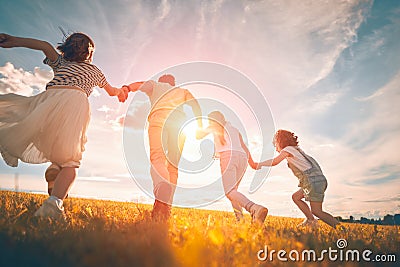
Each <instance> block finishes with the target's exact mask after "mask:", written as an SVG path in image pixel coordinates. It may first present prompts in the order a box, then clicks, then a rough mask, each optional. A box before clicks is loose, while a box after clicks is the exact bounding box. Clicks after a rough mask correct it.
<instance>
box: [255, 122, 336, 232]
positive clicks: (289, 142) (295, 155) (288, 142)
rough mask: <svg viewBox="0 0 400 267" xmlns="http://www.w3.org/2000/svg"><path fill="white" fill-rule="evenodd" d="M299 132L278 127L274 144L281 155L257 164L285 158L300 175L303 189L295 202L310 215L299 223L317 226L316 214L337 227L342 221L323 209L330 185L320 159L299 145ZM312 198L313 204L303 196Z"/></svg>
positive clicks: (305, 213)
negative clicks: (325, 195)
mask: <svg viewBox="0 0 400 267" xmlns="http://www.w3.org/2000/svg"><path fill="white" fill-rule="evenodd" d="M298 143H299V142H298V141H297V136H295V135H294V133H292V132H289V131H285V130H278V131H277V132H276V133H275V136H274V140H273V144H274V146H275V149H276V151H277V152H279V155H278V156H276V157H275V158H273V159H269V160H266V161H263V162H260V163H259V164H258V166H257V168H258V169H259V168H260V167H262V166H275V165H277V164H279V163H280V162H281V161H283V160H284V159H286V160H287V162H288V167H289V168H290V169H291V170H292V172H293V174H294V175H295V176H296V177H297V178H298V179H299V187H301V189H299V190H298V191H297V192H295V193H294V194H293V195H292V199H293V201H294V203H295V204H296V205H297V206H298V207H299V209H300V210H301V211H302V212H303V213H304V215H305V216H306V219H305V220H304V222H303V223H302V224H300V225H299V226H316V223H317V220H316V219H315V218H314V215H315V216H317V217H318V218H320V219H321V220H322V221H324V222H326V223H327V224H329V225H330V226H332V227H334V228H335V227H336V225H338V224H339V222H338V221H337V220H336V219H335V218H334V217H333V216H332V215H331V214H329V213H327V212H325V211H323V210H322V202H323V201H324V193H325V190H326V187H327V185H328V183H327V180H326V178H325V176H324V174H323V173H322V170H321V168H320V166H319V165H318V163H317V162H316V161H315V160H314V159H313V158H312V157H310V156H309V155H307V154H306V153H304V151H303V150H301V149H300V148H299V146H298ZM303 198H304V199H305V200H306V201H309V202H310V206H311V209H310V207H309V206H308V205H307V203H306V202H304V201H303V200H302V199H303Z"/></svg>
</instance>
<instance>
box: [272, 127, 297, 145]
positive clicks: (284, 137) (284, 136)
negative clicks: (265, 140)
mask: <svg viewBox="0 0 400 267" xmlns="http://www.w3.org/2000/svg"><path fill="white" fill-rule="evenodd" d="M273 144H274V146H275V147H276V145H277V144H279V146H280V148H281V149H284V148H285V147H287V146H298V144H299V142H298V141H297V136H296V135H295V134H294V133H292V132H289V131H286V130H278V131H277V132H276V133H275V136H274V140H273Z"/></svg>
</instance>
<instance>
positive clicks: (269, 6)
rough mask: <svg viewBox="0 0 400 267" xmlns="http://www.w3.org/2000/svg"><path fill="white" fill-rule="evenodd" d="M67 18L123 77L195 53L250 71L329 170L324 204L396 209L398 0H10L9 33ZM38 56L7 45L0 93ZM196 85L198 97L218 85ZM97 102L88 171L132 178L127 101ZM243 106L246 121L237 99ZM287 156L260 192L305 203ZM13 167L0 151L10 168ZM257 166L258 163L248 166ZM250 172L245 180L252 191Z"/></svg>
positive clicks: (49, 30)
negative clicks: (124, 122)
mask: <svg viewBox="0 0 400 267" xmlns="http://www.w3.org/2000/svg"><path fill="white" fill-rule="evenodd" d="M58 27H62V28H64V29H65V30H66V31H68V32H73V31H82V32H85V33H87V34H89V35H90V36H91V37H92V38H93V39H94V41H95V43H96V52H95V57H94V63H95V64H96V65H97V66H98V67H99V68H100V69H102V70H103V72H104V73H105V74H106V77H107V79H108V81H109V82H110V83H111V84H113V85H115V86H120V85H122V84H125V83H128V82H131V81H136V80H145V79H148V78H149V77H152V76H153V75H155V74H156V73H159V72H160V71H162V70H163V69H165V68H168V67H170V66H174V65H177V64H181V63H185V62H191V61H212V62H217V63H220V64H225V65H228V66H230V67H233V68H235V69H237V70H239V71H241V72H242V73H244V74H245V75H247V76H248V77H249V78H250V79H251V80H252V81H254V83H255V84H256V85H257V86H258V87H259V88H260V90H261V92H262V93H263V95H264V96H265V98H266V99H267V101H268V104H269V107H268V106H265V109H266V113H267V112H268V108H270V112H271V113H272V115H273V117H274V122H275V127H276V128H285V129H289V130H292V131H294V132H295V133H296V134H297V135H298V136H299V140H300V145H301V147H302V148H303V149H304V150H305V151H306V152H308V153H309V154H311V155H313V156H314V157H315V158H316V159H317V160H318V161H319V162H320V164H321V165H322V167H323V169H324V171H325V174H326V176H327V177H328V182H329V187H328V191H327V197H326V202H325V204H324V205H325V207H326V208H327V210H329V211H331V212H333V213H334V214H337V215H342V216H348V215H350V214H353V215H356V216H371V217H372V216H382V215H385V214H386V213H399V212H400V192H399V190H400V177H399V174H400V166H399V162H400V153H399V152H398V151H397V150H396V148H398V147H400V138H399V136H400V125H399V122H398V121H399V120H398V114H400V106H399V105H398V103H399V100H400V95H399V93H400V90H399V89H400V88H399V87H400V53H399V52H398V51H400V3H399V2H398V1H394V0H393V1H389V0H388V1H356V0H355V1H340V2H339V1H327V2H321V1H112V2H110V1H40V0H39V1H18V0H16V1H3V2H2V3H1V10H0V32H5V33H8V34H12V35H18V36H26V37H34V38H39V39H44V40H47V41H49V42H51V43H52V44H54V45H56V44H57V43H58V42H60V41H61V39H62V34H61V32H60V30H59V29H58ZM42 59H43V55H42V54H41V53H39V52H34V51H29V50H27V49H9V50H5V49H1V50H0V77H1V80H0V93H6V92H16V93H21V94H24V95H32V94H36V93H38V92H39V91H41V90H43V89H44V86H45V83H46V81H48V80H49V79H50V78H51V72H50V69H49V68H48V67H47V66H45V65H43V64H42V63H41V61H42ZM177 79H178V80H179V77H177ZM190 89H193V90H192V92H193V94H194V95H195V96H196V97H206V96H207V94H209V93H210V90H208V91H207V90H204V91H202V90H201V89H197V88H196V87H193V88H190ZM211 97H215V98H218V93H216V94H215V95H212V96H211ZM246 97H250V98H251V97H252V95H249V96H246ZM132 99H133V96H131V97H130V99H129V100H132ZM139 99H141V100H142V102H137V103H134V104H131V105H136V106H135V107H136V108H134V109H132V110H133V111H131V113H130V116H132V117H134V118H137V119H138V120H140V119H143V118H144V116H145V113H146V108H147V106H146V105H147V103H146V102H145V100H146V99H145V98H144V97H142V98H140V96H139ZM221 101H223V99H222V100H221ZM226 101H227V103H226V104H228V105H229V104H232V103H230V102H229V100H226ZM90 102H91V105H92V121H91V125H90V129H89V133H88V136H89V142H88V144H87V151H86V152H85V155H84V161H83V163H82V168H81V169H80V171H79V175H80V176H81V177H106V178H110V179H111V178H115V177H117V178H118V177H119V178H120V179H122V178H121V177H125V178H126V177H128V176H129V175H127V174H128V171H127V167H126V164H125V162H124V156H123V145H122V129H121V127H120V125H119V121H120V118H121V116H123V115H124V114H125V113H126V111H127V110H128V108H129V103H126V104H119V103H117V102H116V101H115V100H113V99H110V98H109V97H107V96H106V94H105V92H104V91H101V89H99V88H97V90H96V92H95V93H94V95H92V96H91V97H90ZM260 105H263V102H262V101H260ZM261 107H262V106H261ZM237 115H238V116H239V117H242V118H243V120H244V121H247V117H246V111H243V110H242V109H241V108H238V110H237ZM257 116H262V114H257ZM249 123H250V122H249ZM250 128H251V127H249V128H246V129H250ZM270 130H271V132H272V129H270ZM246 135H247V136H248V140H249V146H250V149H251V150H252V152H253V153H254V156H255V157H256V158H257V156H258V157H259V156H260V146H268V149H270V150H271V151H272V146H271V144H270V142H268V143H260V140H262V138H260V136H259V133H257V132H253V131H251V130H249V131H248V132H247V133H246ZM268 138H269V137H268ZM271 138H272V136H271ZM104 155H107V158H105V156H104ZM99 163H101V164H99ZM281 165H282V166H278V167H275V168H273V169H272V170H271V173H270V175H269V176H268V178H267V180H266V181H265V183H264V184H263V186H262V187H261V188H260V189H259V190H258V191H257V192H256V193H255V194H253V195H250V196H251V197H253V198H254V199H256V200H257V201H259V202H261V203H264V204H265V205H266V206H268V207H269V208H270V210H271V213H272V214H275V215H290V216H299V213H298V211H297V210H296V207H294V206H293V204H292V203H291V201H290V195H291V192H293V191H294V190H296V189H297V188H296V185H297V183H296V181H295V178H294V177H292V174H291V173H290V171H289V170H288V169H287V168H286V166H284V165H285V164H281ZM44 169H45V165H43V166H30V165H25V164H21V166H20V167H19V168H18V172H19V173H25V174H32V175H40V173H41V172H42V171H43V170H44ZM116 170H117V171H116ZM15 172H16V170H15V169H12V168H10V167H7V166H5V164H4V163H3V162H0V173H1V174H12V173H15ZM143 172H144V173H143V175H146V172H145V170H143ZM253 174H254V172H253V171H252V170H248V174H247V175H248V176H249V177H250V176H251V175H253ZM1 179H6V178H1ZM38 180H39V179H38ZM182 181H185V178H182ZM38 183H39V182H38ZM248 184H249V181H248V180H246V179H245V180H244V181H243V185H242V188H243V189H242V190H243V192H246V190H247V189H248ZM134 187H135V185H134V184H133V185H132V188H134ZM76 190H78V189H76Z"/></svg>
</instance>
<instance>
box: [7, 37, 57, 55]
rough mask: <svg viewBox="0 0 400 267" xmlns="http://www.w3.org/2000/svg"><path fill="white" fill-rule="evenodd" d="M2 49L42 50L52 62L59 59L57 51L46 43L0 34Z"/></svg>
mask: <svg viewBox="0 0 400 267" xmlns="http://www.w3.org/2000/svg"><path fill="white" fill-rule="evenodd" d="M0 47H3V48H13V47H26V48H29V49H33V50H41V51H42V52H43V53H44V54H45V56H46V57H47V58H48V59H50V60H51V61H55V60H56V59H57V58H58V55H59V54H58V53H57V51H56V49H55V48H54V47H53V46H52V45H51V44H49V43H48V42H46V41H42V40H38V39H32V38H23V37H16V36H12V35H8V34H5V33H0Z"/></svg>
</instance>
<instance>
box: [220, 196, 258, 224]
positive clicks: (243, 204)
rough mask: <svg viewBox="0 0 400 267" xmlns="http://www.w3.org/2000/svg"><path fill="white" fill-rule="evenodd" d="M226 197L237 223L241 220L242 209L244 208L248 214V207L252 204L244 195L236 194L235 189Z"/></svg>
mask: <svg viewBox="0 0 400 267" xmlns="http://www.w3.org/2000/svg"><path fill="white" fill-rule="evenodd" d="M226 197H227V198H228V199H229V201H230V202H231V204H232V208H233V211H234V212H235V216H236V219H237V220H238V221H239V220H241V219H242V218H243V213H242V208H245V209H246V210H247V211H249V212H250V207H251V206H252V205H253V204H254V202H252V201H251V200H249V199H248V198H247V197H246V196H245V195H243V194H242V193H240V192H238V191H237V190H236V189H233V190H232V191H230V192H229V193H228V194H226Z"/></svg>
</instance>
